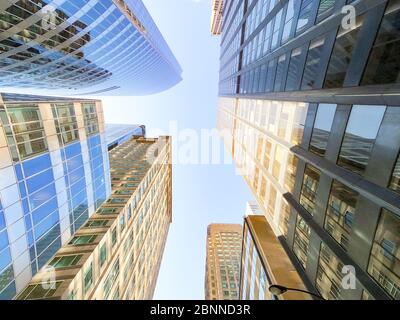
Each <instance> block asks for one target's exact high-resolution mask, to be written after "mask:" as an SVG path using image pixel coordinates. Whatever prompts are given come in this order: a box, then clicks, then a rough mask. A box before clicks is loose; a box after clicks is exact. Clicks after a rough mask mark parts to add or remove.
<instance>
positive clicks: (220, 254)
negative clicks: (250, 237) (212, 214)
mask: <svg viewBox="0 0 400 320" xmlns="http://www.w3.org/2000/svg"><path fill="white" fill-rule="evenodd" d="M242 232H243V228H242V226H241V225H240V224H211V225H209V226H208V228H207V258H206V276H205V298H206V300H238V299H239V281H240V280H239V276H240V271H239V270H240V254H241V248H242Z"/></svg>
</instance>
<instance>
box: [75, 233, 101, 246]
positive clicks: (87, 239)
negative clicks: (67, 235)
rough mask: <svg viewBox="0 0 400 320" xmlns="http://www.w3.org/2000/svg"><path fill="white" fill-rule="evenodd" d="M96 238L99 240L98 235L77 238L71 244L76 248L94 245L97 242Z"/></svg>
mask: <svg viewBox="0 0 400 320" xmlns="http://www.w3.org/2000/svg"><path fill="white" fill-rule="evenodd" d="M96 238H97V236H96V235H85V236H76V237H74V238H73V239H72V240H71V242H70V243H69V244H71V245H74V246H79V245H86V244H90V243H93V242H94V241H95V240H96Z"/></svg>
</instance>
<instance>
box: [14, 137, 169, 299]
mask: <svg viewBox="0 0 400 320" xmlns="http://www.w3.org/2000/svg"><path fill="white" fill-rule="evenodd" d="M171 163H172V162H171V140H170V137H160V138H158V139H146V138H132V139H131V140H129V141H127V142H125V143H122V144H121V145H118V146H117V147H115V148H114V149H112V150H111V151H110V166H111V181H112V194H111V196H110V197H109V198H108V200H107V201H106V202H105V203H104V204H103V205H101V206H100V207H99V208H98V209H97V211H96V212H95V213H94V214H93V215H92V216H91V217H90V219H89V220H88V221H87V222H86V223H85V224H84V225H83V227H82V228H81V229H79V230H78V231H77V232H76V234H75V235H74V237H73V238H72V239H71V240H70V241H69V242H68V243H67V244H65V245H64V246H63V247H62V248H61V249H60V250H59V251H57V253H56V254H55V256H54V258H53V259H51V260H50V261H49V262H48V263H47V264H46V266H45V267H44V268H42V269H41V271H40V272H39V273H38V274H37V275H36V276H35V277H34V278H33V280H32V281H31V282H30V283H29V285H28V286H27V287H26V288H25V290H24V291H23V292H22V293H21V294H20V295H19V296H18V297H17V298H18V299H23V300H34V299H69V300H75V299H78V300H82V299H84V300H87V299H97V300H107V299H117V300H118V299H126V300H130V299H135V300H140V299H146V300H147V299H151V298H152V297H153V293H154V289H155V285H156V280H157V277H158V272H159V269H160V264H161V259H162V255H163V251H164V247H165V242H166V237H167V234H168V230H169V225H170V223H171V221H172V164H171Z"/></svg>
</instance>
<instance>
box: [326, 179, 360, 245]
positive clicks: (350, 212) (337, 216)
mask: <svg viewBox="0 0 400 320" xmlns="http://www.w3.org/2000/svg"><path fill="white" fill-rule="evenodd" d="M357 200H358V193H357V192H355V191H354V190H352V189H350V188H348V187H346V186H345V185H344V184H342V183H340V182H339V181H334V182H333V183H332V189H331V194H330V196H329V202H328V208H327V211H326V219H325V229H326V230H327V231H328V233H329V234H330V235H331V236H332V238H334V239H335V240H336V241H337V242H338V243H339V244H340V245H341V246H342V247H343V248H344V249H345V250H346V249H347V246H348V242H349V236H350V232H351V229H352V226H353V219H354V214H355V208H356V205H357Z"/></svg>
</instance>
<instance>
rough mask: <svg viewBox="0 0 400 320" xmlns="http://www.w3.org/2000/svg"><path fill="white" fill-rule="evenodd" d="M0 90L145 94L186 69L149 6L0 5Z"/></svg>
mask: <svg viewBox="0 0 400 320" xmlns="http://www.w3.org/2000/svg"><path fill="white" fill-rule="evenodd" d="M0 39H1V40H0V87H1V88H2V89H3V91H4V89H7V90H8V91H12V92H17V91H16V89H15V88H24V89H19V90H20V91H23V90H26V89H25V88H29V93H36V92H37V91H38V90H40V91H39V94H51V95H54V94H60V95H65V94H67V93H68V94H69V95H78V94H79V95H94V94H102V93H104V94H107V95H114V94H127V95H145V94H152V93H157V92H161V91H164V90H166V89H168V88H170V87H172V86H174V85H175V84H177V83H179V82H180V81H181V73H182V69H181V67H180V66H179V63H178V62H177V61H176V59H175V57H174V55H173V53H172V51H171V50H170V48H169V47H168V45H167V43H166V42H165V40H164V38H163V36H162V35H161V33H160V31H159V30H158V28H157V26H156V24H155V23H154V21H153V19H152V18H151V16H150V14H149V13H148V11H147V9H146V8H145V6H144V4H143V2H142V1H141V0H101V1H94V0H82V1H76V0H65V1H57V0H49V1H48V0H20V1H11V0H10V1H8V0H6V1H1V3H0Z"/></svg>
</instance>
